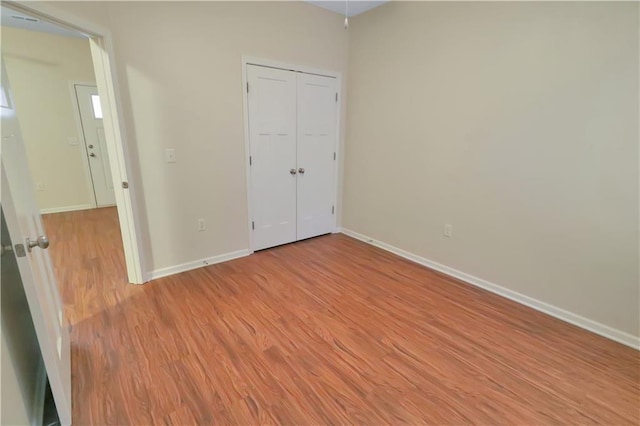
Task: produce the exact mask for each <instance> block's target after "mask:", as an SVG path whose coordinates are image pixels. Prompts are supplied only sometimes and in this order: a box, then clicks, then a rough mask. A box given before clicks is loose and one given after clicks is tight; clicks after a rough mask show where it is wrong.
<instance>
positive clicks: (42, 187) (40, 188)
mask: <svg viewBox="0 0 640 426" xmlns="http://www.w3.org/2000/svg"><path fill="white" fill-rule="evenodd" d="M36 190H38V191H41V192H42V191H44V183H42V182H38V183H36Z"/></svg>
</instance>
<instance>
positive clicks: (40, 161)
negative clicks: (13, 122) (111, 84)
mask: <svg viewBox="0 0 640 426" xmlns="http://www.w3.org/2000/svg"><path fill="white" fill-rule="evenodd" d="M2 54H3V58H4V59H5V61H6V67H7V74H8V76H9V81H10V83H11V88H12V90H13V94H14V99H15V103H16V110H17V111H18V117H19V120H20V126H21V128H22V134H23V137H24V142H25V147H26V149H27V156H28V159H29V167H30V169H31V173H32V175H33V178H34V181H35V183H36V185H37V184H40V185H42V186H43V187H42V189H39V190H38V191H37V192H36V196H37V199H38V206H39V207H40V208H41V209H44V210H45V211H46V210H49V209H65V208H74V207H80V206H85V207H88V206H91V205H93V204H94V198H93V194H92V189H91V186H90V180H89V176H88V168H87V166H86V164H85V163H86V161H87V160H86V157H85V154H84V151H83V149H82V145H81V144H82V143H83V141H82V135H80V134H79V131H78V127H77V121H76V116H75V112H74V109H73V108H74V106H73V102H74V99H73V97H72V92H71V89H70V86H69V81H80V82H94V81H95V76H94V73H93V65H92V61H91V52H90V51H89V42H88V40H84V39H76V38H70V37H63V36H58V35H52V34H46V33H41V32H35V31H27V30H22V29H17V28H9V27H3V28H2ZM69 138H76V140H77V145H71V144H70V143H69Z"/></svg>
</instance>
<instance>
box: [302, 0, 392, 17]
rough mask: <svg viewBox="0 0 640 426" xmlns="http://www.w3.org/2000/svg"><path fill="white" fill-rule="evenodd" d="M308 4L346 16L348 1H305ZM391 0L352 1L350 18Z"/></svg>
mask: <svg viewBox="0 0 640 426" xmlns="http://www.w3.org/2000/svg"><path fill="white" fill-rule="evenodd" d="M304 1H305V2H306V3H310V4H312V5H314V6H318V7H321V8H323V9H327V10H330V11H332V12H336V13H339V14H341V15H344V12H345V6H346V3H347V2H346V1H341V0H320V1H312V0H304ZM388 1H389V0H378V1H369V0H350V1H349V17H351V16H356V15H359V14H361V13H364V12H366V11H367V10H371V9H373V8H374V7H378V6H380V5H383V4H385V3H387V2H388Z"/></svg>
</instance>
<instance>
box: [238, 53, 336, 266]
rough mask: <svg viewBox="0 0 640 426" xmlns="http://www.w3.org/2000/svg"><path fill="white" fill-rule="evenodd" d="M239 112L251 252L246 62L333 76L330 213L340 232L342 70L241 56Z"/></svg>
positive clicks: (250, 249) (334, 230) (252, 248)
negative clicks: (335, 95) (334, 103)
mask: <svg viewBox="0 0 640 426" xmlns="http://www.w3.org/2000/svg"><path fill="white" fill-rule="evenodd" d="M241 59H242V61H241V62H242V86H241V90H242V115H243V120H244V157H245V161H244V167H245V180H246V184H247V232H248V233H249V254H251V253H253V252H254V251H255V250H254V238H253V228H252V226H251V222H252V220H251V219H252V217H253V208H252V203H251V190H252V188H251V165H250V163H249V161H250V160H249V156H250V153H251V142H250V140H249V135H250V131H249V94H248V92H247V85H248V80H247V65H257V66H262V67H267V68H277V69H281V70H285V71H294V72H302V73H305V74H314V75H319V76H323V77H332V78H335V79H336V83H337V84H336V89H337V91H338V102H337V104H338V105H337V111H336V148H335V149H336V151H335V152H336V159H335V168H334V171H333V173H334V175H333V187H334V192H333V205H334V206H335V214H334V215H333V231H332V232H333V233H336V232H339V229H338V213H339V212H340V211H341V209H340V205H339V198H338V194H339V191H338V190H339V189H340V188H339V186H340V185H339V182H340V180H339V176H340V175H339V173H340V167H339V164H340V161H341V160H340V158H341V154H342V152H341V148H342V143H341V138H340V135H341V134H342V129H341V127H340V123H341V121H342V120H341V118H342V73H341V72H338V71H328V70H323V69H318V68H314V67H308V66H305V65H295V64H290V63H286V62H280V61H275V60H271V59H264V58H256V57H253V56H245V55H243V56H242V58H241Z"/></svg>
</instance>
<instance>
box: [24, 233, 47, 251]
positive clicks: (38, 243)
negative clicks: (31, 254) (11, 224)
mask: <svg viewBox="0 0 640 426" xmlns="http://www.w3.org/2000/svg"><path fill="white" fill-rule="evenodd" d="M26 243H27V251H31V249H32V248H34V247H40V248H41V249H46V248H48V247H49V239H48V238H47V237H46V236H45V235H40V236H39V237H38V238H36V240H35V241H34V240H32V239H31V238H27V240H26Z"/></svg>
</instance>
